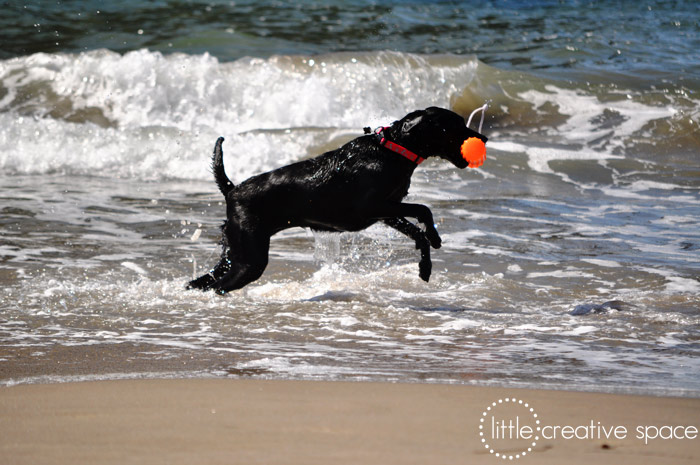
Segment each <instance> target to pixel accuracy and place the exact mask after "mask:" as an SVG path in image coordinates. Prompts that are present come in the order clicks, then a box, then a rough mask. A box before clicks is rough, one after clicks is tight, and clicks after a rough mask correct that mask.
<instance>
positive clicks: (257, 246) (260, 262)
mask: <svg viewBox="0 0 700 465" xmlns="http://www.w3.org/2000/svg"><path fill="white" fill-rule="evenodd" d="M255 236H256V234H255V233H254V232H250V233H246V235H245V236H244V237H243V238H242V239H241V241H240V243H238V244H236V246H235V247H231V251H230V252H229V257H228V262H229V263H230V269H229V270H228V271H227V272H226V273H225V274H224V275H223V276H221V277H220V278H218V279H217V280H216V281H215V282H214V283H212V284H211V285H210V286H209V288H210V289H214V290H215V291H216V292H217V293H219V294H226V293H227V292H230V291H235V290H236V289H240V288H242V287H243V286H246V285H248V284H250V283H252V282H253V281H255V280H256V279H258V278H260V276H262V274H263V272H264V271H265V268H266V267H267V262H268V253H269V250H270V238H269V237H267V236H264V235H262V236H259V237H255ZM234 249H235V250H234Z"/></svg>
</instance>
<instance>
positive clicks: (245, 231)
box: [187, 107, 485, 294]
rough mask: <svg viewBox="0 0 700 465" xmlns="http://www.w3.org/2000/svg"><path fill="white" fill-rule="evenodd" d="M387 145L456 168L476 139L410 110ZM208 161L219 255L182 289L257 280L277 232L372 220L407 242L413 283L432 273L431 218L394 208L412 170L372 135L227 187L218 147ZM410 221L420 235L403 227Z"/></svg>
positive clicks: (455, 119) (421, 211) (389, 133)
mask: <svg viewBox="0 0 700 465" xmlns="http://www.w3.org/2000/svg"><path fill="white" fill-rule="evenodd" d="M384 135H385V136H386V137H387V139H389V140H391V141H393V142H395V143H397V144H399V145H402V146H404V147H406V148H407V149H409V150H411V151H413V152H415V153H417V154H418V155H420V156H421V157H424V158H427V157H433V156H437V157H440V158H443V159H446V160H448V161H450V162H451V163H452V164H454V165H455V166H456V167H458V168H466V167H467V165H468V163H467V162H466V161H465V160H464V159H463V158H462V156H461V152H460V147H461V145H462V142H463V141H464V140H465V139H467V138H468V137H473V136H477V137H480V138H482V139H485V138H484V137H483V136H481V135H479V134H477V133H475V132H474V131H472V130H470V129H469V128H467V127H466V126H465V123H464V119H463V118H462V117H461V116H460V115H458V114H456V113H454V112H452V111H449V110H445V109H442V108H437V107H430V108H427V109H425V110H419V111H414V112H412V113H410V114H408V115H407V116H405V117H404V118H402V119H401V120H400V121H396V122H394V124H392V125H391V127H389V128H388V129H386V130H385V131H384ZM223 141H224V139H223V137H220V138H219V139H218V140H217V141H216V146H215V148H214V155H213V158H212V169H213V172H214V178H215V179H216V183H217V185H218V186H219V189H220V190H221V192H222V193H223V194H224V197H225V198H226V217H227V219H226V222H225V223H224V225H223V226H222V232H223V239H222V246H223V250H222V254H221V260H220V261H219V264H218V265H216V266H215V267H214V268H213V269H212V270H211V271H210V272H209V273H207V274H205V275H203V276H201V277H199V278H197V279H195V280H193V281H190V283H189V284H188V286H187V287H188V289H192V288H195V289H202V290H208V289H213V290H215V291H216V292H218V293H220V294H224V293H226V292H229V291H232V290H235V289H240V288H242V287H244V286H246V285H247V284H249V283H251V282H253V281H255V280H256V279H258V278H259V277H260V276H261V275H262V274H263V271H264V270H265V267H266V266H267V262H268V250H269V247H270V237H271V236H272V235H273V234H275V233H277V232H279V231H282V230H284V229H287V228H292V227H297V226H300V227H306V228H311V229H313V230H316V231H334V232H341V231H360V230H362V229H365V228H367V227H369V226H371V225H372V224H374V223H376V222H377V221H383V222H384V223H385V224H387V225H388V226H391V227H392V228H394V229H396V230H398V231H400V232H401V233H403V234H405V235H407V236H408V237H410V238H411V239H413V240H414V241H415V243H416V248H417V249H419V250H420V251H421V260H420V263H419V275H420V277H421V278H422V279H423V280H425V281H428V279H429V278H430V272H431V269H432V263H431V261H430V246H432V247H433V248H435V249H438V248H440V244H441V239H440V236H439V235H438V233H437V231H436V230H435V226H434V224H433V215H432V212H431V211H430V209H429V208H428V207H426V206H425V205H421V204H413V203H402V202H401V200H402V199H403V198H404V197H405V196H406V194H408V188H409V185H410V183H411V175H412V174H413V171H414V170H415V169H416V166H417V165H416V164H415V163H413V162H411V161H410V160H407V159H406V158H404V157H402V156H401V155H399V154H397V153H394V152H392V151H390V150H388V149H387V148H385V147H383V146H381V145H380V144H379V140H378V138H377V136H376V135H374V134H370V135H365V136H361V137H358V138H356V139H354V140H352V141H350V142H348V143H347V144H345V145H343V146H342V147H340V148H339V149H336V150H332V151H330V152H326V153H324V154H322V155H319V156H318V157H316V158H312V159H309V160H304V161H300V162H297V163H293V164H291V165H287V166H283V167H281V168H278V169H276V170H273V171H270V172H267V173H263V174H259V175H257V176H253V177H251V178H249V179H247V180H246V181H244V182H242V183H241V184H239V185H237V186H236V185H234V184H233V183H232V182H231V181H230V180H229V179H228V177H227V176H226V173H225V171H224V164H223V152H222V147H221V146H222V143H223ZM406 217H410V218H416V219H417V220H418V222H420V223H422V224H423V225H424V226H425V231H423V230H422V229H420V228H419V227H418V226H416V225H415V224H413V223H412V222H410V221H408V220H407V219H406Z"/></svg>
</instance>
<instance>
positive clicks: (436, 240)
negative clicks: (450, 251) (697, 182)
mask: <svg viewBox="0 0 700 465" xmlns="http://www.w3.org/2000/svg"><path fill="white" fill-rule="evenodd" d="M425 235H426V237H427V238H428V241H430V245H431V246H433V249H439V248H440V247H442V239H440V235H439V234H438V232H437V231H436V230H435V229H429V230H427V231H426V232H425Z"/></svg>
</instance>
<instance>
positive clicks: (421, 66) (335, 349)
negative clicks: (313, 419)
mask: <svg viewBox="0 0 700 465" xmlns="http://www.w3.org/2000/svg"><path fill="white" fill-rule="evenodd" d="M699 21H700V7H699V6H698V5H697V3H696V2H671V1H655V2H632V1H621V2H598V3H595V4H593V5H590V4H589V3H587V2H547V1H531V2H511V1H501V2H427V1H426V2H391V1H389V2H381V3H376V2H363V1H356V2H345V1H333V2H324V3H316V2H306V1H302V2H294V3H293V4H291V3H288V2H273V1H264V2H252V1H248V2H246V1H243V2H241V1H237V2H228V1H226V2H223V1H209V2H200V1H169V2H158V1H156V2H136V1H126V2H90V1H88V2H85V1H81V2H77V1H64V2H54V1H51V2H48V1H47V2H34V3H32V4H26V5H25V4H23V2H9V3H5V4H3V13H2V16H0V384H5V385H11V384H17V383H27V382H53V381H68V380H74V379H100V378H122V377H171V376H172V377H190V376H214V377H256V378H293V379H330V380H336V379H342V380H382V381H397V382H406V381H421V382H443V383H464V384H482V385H500V386H531V387H546V388H553V389H585V390H599V391H606V392H647V393H654V394H673V395H689V396H698V395H700V358H699V356H700V232H699V230H698V218H699V217H700V155H699V154H700V129H698V124H700V94H699V92H700V52H698V50H700V24H699ZM484 102H487V103H489V105H490V109H489V111H488V113H487V118H486V121H485V124H484V130H483V132H484V133H485V134H486V135H487V136H488V137H489V142H488V157H487V160H486V163H485V164H484V165H483V166H482V167H481V168H480V169H476V170H472V169H467V170H461V171H460V170H457V169H455V168H454V167H453V166H452V165H449V164H447V163H446V162H441V161H438V160H434V159H431V160H429V161H427V162H426V163H424V164H422V165H421V166H420V168H419V169H417V170H416V173H415V174H414V176H413V180H412V186H411V190H410V194H409V197H408V199H407V200H408V201H411V202H420V203H424V204H426V205H428V206H430V208H431V209H432V211H433V213H434V216H435V220H436V222H437V225H438V230H439V232H440V234H441V236H442V238H443V247H442V248H441V249H440V250H437V251H433V264H434V267H433V275H432V278H431V280H430V282H429V283H424V282H423V281H421V280H420V279H419V277H418V266H417V262H418V258H419V257H418V252H417V251H416V250H415V249H414V247H413V244H411V243H410V241H409V240H408V239H406V238H404V237H402V236H400V235H399V234H398V233H395V232H393V231H391V230H389V229H388V228H386V227H382V226H378V225H376V226H373V227H371V228H369V229H368V230H366V231H363V232H361V233H356V234H318V233H314V232H312V231H308V230H302V229H290V230H287V231H284V232H282V233H280V234H278V235H277V236H275V237H274V238H273V240H272V246H271V255H270V258H271V260H270V264H269V266H268V269H267V271H266V272H265V274H264V275H263V277H262V278H261V279H260V280H259V281H256V282H255V283H253V284H251V285H249V286H248V287H246V288H244V289H242V290H240V291H236V292H233V293H231V294H229V295H227V296H225V297H220V296H216V295H213V294H212V293H201V292H198V291H187V290H185V288H184V285H185V283H186V282H187V281H188V280H189V279H191V278H192V277H193V276H198V275H200V274H202V273H204V272H205V271H206V270H207V269H208V268H209V267H210V266H212V265H213V264H215V262H216V261H217V258H218V253H219V249H218V245H217V243H218V240H219V225H220V224H221V221H222V220H223V218H224V207H223V203H222V201H223V199H222V198H221V196H220V194H219V193H218V190H217V188H216V185H215V184H214V182H213V179H212V175H211V173H210V170H209V162H210V154H211V151H212V148H213V145H214V142H215V140H216V138H217V137H218V136H224V137H226V143H225V145H224V151H225V164H226V170H227V172H228V175H229V177H230V178H231V179H232V180H233V181H234V182H240V181H242V180H244V179H246V178H247V177H249V176H251V175H253V174H256V173H259V172H262V171H266V170H270V169H274V168H276V167H279V166H282V165H284V164H287V163H290V162H293V161H296V160H301V159H304V158H308V157H310V156H314V155H317V154H320V153H322V152H324V151H326V150H330V149H333V148H336V147H338V146H340V145H341V144H343V143H345V142H347V141H349V140H351V139H352V138H354V137H357V136H359V135H361V134H362V128H363V127H364V126H371V127H376V126H379V125H383V124H388V123H391V122H392V121H394V120H396V119H398V118H400V117H402V116H403V115H405V114H406V113H408V112H410V111H412V110H415V109H417V108H424V107H427V106H432V105H437V106H443V107H446V108H451V109H453V110H454V111H457V112H459V113H461V114H463V115H465V116H466V115H468V114H469V112H470V111H471V110H472V109H474V108H476V107H477V106H480V105H482V104H483V103H484Z"/></svg>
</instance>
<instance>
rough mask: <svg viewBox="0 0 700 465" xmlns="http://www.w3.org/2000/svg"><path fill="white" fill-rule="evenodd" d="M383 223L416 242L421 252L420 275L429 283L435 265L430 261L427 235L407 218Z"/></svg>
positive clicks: (393, 219)
mask: <svg viewBox="0 0 700 465" xmlns="http://www.w3.org/2000/svg"><path fill="white" fill-rule="evenodd" d="M383 221H384V224H386V225H387V226H390V227H392V228H394V229H396V230H397V231H399V232H400V233H402V234H405V235H406V236H408V237H410V238H411V239H413V240H414V241H415V242H416V249H419V250H420V262H419V263H418V270H419V273H418V274H419V276H420V277H421V279H422V280H423V281H425V282H428V280H429V279H430V272H431V271H432V269H433V263H432V262H431V261H430V243H429V242H428V238H427V237H426V236H425V233H424V232H423V231H421V229H420V228H419V227H418V226H416V225H415V224H413V223H411V222H410V221H408V220H407V219H406V218H401V217H399V218H387V219H385V220H383Z"/></svg>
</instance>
